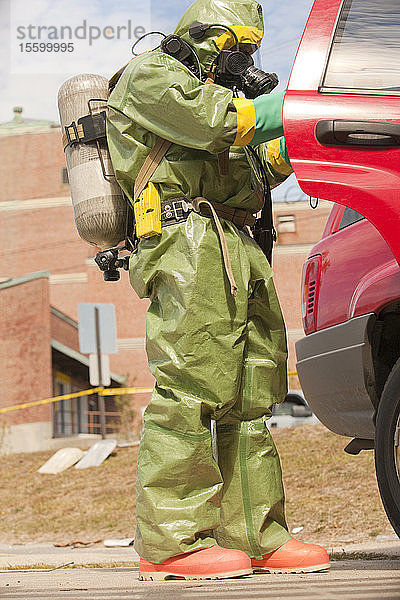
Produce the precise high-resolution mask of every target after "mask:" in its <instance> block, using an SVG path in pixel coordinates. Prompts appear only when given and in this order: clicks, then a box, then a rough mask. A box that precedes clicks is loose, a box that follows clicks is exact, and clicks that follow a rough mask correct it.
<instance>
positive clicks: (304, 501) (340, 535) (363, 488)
mask: <svg viewBox="0 0 400 600" xmlns="http://www.w3.org/2000/svg"><path fill="white" fill-rule="evenodd" d="M274 439H275V442H276V445H277V446H278V449H279V452H280V455H281V460H282V469H283V474H284V483H285V489H286V496H287V504H286V512H287V519H288V523H289V527H290V529H293V528H294V527H301V526H303V527H304V529H303V531H302V532H301V533H299V534H296V538H298V539H299V540H301V541H315V542H320V543H325V544H327V543H328V544H332V545H340V544H341V543H344V542H347V543H349V542H359V541H366V540H368V539H369V540H371V541H372V540H373V539H374V538H375V537H376V536H377V535H380V534H391V533H393V530H392V528H391V526H390V524H389V522H388V520H387V517H386V514H385V512H384V509H383V506H382V503H381V499H380V496H379V492H378V486H377V482H376V477H375V469H374V453H373V451H371V450H367V451H362V452H361V453H360V454H359V455H358V456H349V455H348V454H346V453H345V452H344V451H343V448H344V447H345V446H346V444H347V443H348V442H349V441H350V440H349V439H348V438H344V437H342V436H339V435H335V434H333V433H331V432H330V431H328V430H327V429H325V428H324V427H322V426H318V425H317V426H313V425H307V426H302V427H292V428H290V429H280V430H275V431H274Z"/></svg>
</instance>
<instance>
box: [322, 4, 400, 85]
mask: <svg viewBox="0 0 400 600" xmlns="http://www.w3.org/2000/svg"><path fill="white" fill-rule="evenodd" d="M399 32H400V2H399V0H378V2H377V1H376V0H344V3H343V7H342V10H341V13H340V16H339V20H338V24H337V27H336V31H335V35H334V37H333V41H332V46H331V52H330V56H329V60H328V65H327V69H326V73H325V77H324V80H323V84H322V88H321V91H324V89H329V88H339V89H346V90H354V91H357V90H360V92H361V93H362V92H363V91H364V92H366V91H373V92H374V91H375V92H378V93H387V94H390V93H400V33H399Z"/></svg>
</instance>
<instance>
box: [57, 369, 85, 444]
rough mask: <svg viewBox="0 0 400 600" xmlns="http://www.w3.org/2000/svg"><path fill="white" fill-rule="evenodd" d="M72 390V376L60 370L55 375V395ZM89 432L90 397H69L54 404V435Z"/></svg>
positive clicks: (61, 394) (61, 435) (62, 394)
mask: <svg viewBox="0 0 400 600" xmlns="http://www.w3.org/2000/svg"><path fill="white" fill-rule="evenodd" d="M72 391H75V392H76V391H78V390H77V389H72V386H71V378H70V377H69V376H68V375H65V374H64V373H61V372H60V371H57V372H56V373H55V377H54V395H55V396H64V395H65V394H70V393H71V392H72ZM87 432H88V398H87V396H81V397H80V398H69V399H67V400H60V401H59V402H55V403H54V404H53V437H63V436H70V435H77V434H78V433H87Z"/></svg>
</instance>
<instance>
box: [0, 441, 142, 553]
mask: <svg viewBox="0 0 400 600" xmlns="http://www.w3.org/2000/svg"><path fill="white" fill-rule="evenodd" d="M51 454H52V452H37V453H32V454H17V455H11V456H3V457H2V458H1V459H0V480H1V481H2V483H3V484H2V487H1V489H0V506H1V510H0V540H1V541H3V542H8V543H11V542H27V541H54V542H58V543H66V542H68V541H73V540H82V541H87V540H95V539H99V538H106V537H118V536H120V537H133V536H134V534H135V473H136V457H137V447H131V448H118V449H117V450H116V451H115V452H114V453H113V455H112V456H110V457H109V458H108V459H107V460H106V461H105V462H104V463H103V464H102V465H101V466H100V467H97V468H89V469H84V470H78V469H74V468H72V469H69V470H68V471H65V472H64V473H60V474H58V475H44V474H40V473H37V469H38V468H39V467H40V466H41V465H42V464H43V463H44V462H45V461H46V460H47V459H48V458H49V457H50V456H51Z"/></svg>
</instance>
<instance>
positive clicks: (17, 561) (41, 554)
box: [0, 535, 400, 569]
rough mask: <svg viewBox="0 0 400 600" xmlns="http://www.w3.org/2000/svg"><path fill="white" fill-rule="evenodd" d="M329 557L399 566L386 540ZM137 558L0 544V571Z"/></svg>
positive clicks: (397, 548) (399, 547)
mask: <svg viewBox="0 0 400 600" xmlns="http://www.w3.org/2000/svg"><path fill="white" fill-rule="evenodd" d="M327 550H328V551H329V553H330V554H331V555H332V554H333V556H334V557H336V558H341V559H346V558H364V557H365V558H368V557H369V558H389V559H396V558H397V559H398V560H399V564H400V540H399V539H398V538H397V537H396V536H395V535H393V536H388V537H386V536H385V538H384V539H382V540H380V541H368V542H365V543H363V544H343V545H342V546H335V547H331V546H327ZM138 561H139V556H138V555H137V553H136V552H135V550H134V548H133V546H129V547H125V548H123V547H122V548H105V547H104V546H103V544H96V545H93V546H91V547H88V548H70V547H67V548H56V547H55V546H54V545H53V544H48V543H47V544H37V543H31V544H18V545H8V544H0V569H4V568H7V567H9V566H13V567H15V566H17V565H18V566H31V567H32V566H35V565H38V564H42V565H43V564H44V565H52V566H54V567H61V566H64V565H69V564H71V563H74V565H96V566H97V565H110V564H111V563H121V564H119V566H135V563H137V562H138Z"/></svg>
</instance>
